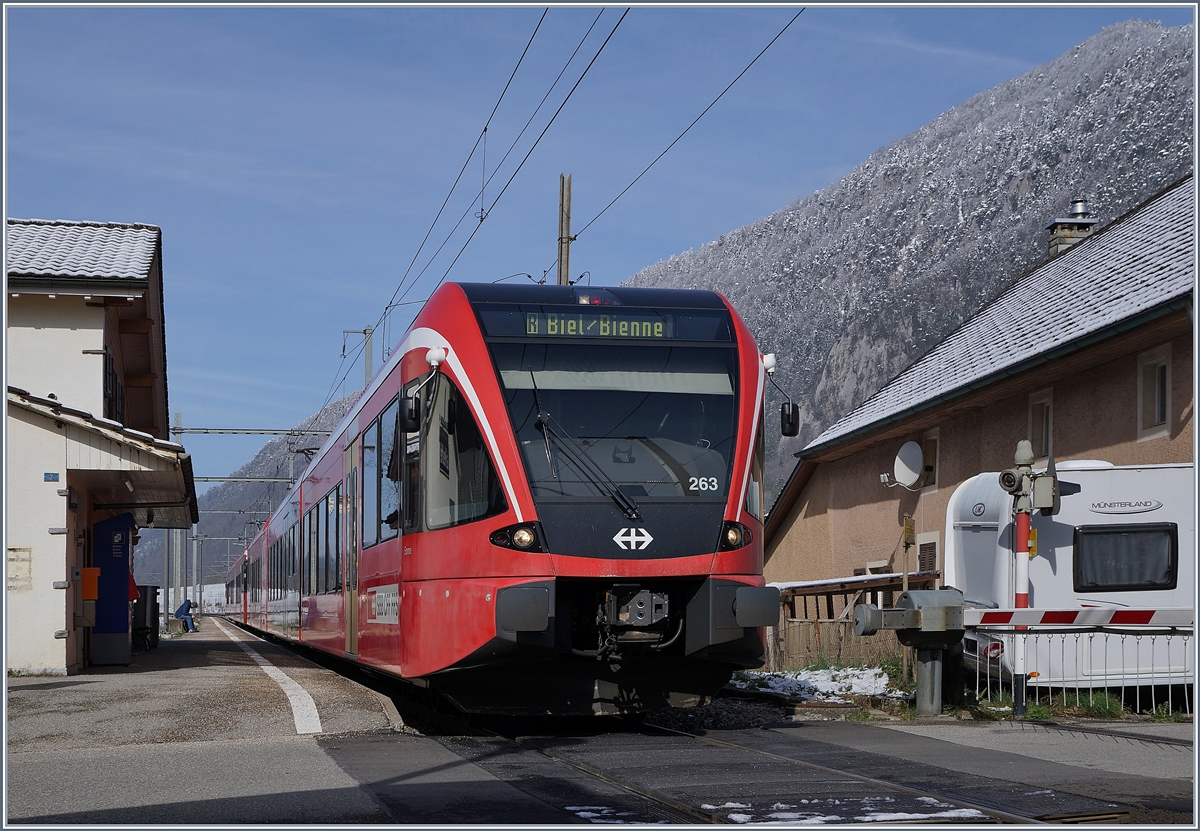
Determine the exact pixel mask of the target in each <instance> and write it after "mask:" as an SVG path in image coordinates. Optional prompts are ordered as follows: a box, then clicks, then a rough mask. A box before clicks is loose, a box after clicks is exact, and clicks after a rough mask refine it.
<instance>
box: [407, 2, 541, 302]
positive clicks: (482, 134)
mask: <svg viewBox="0 0 1200 831" xmlns="http://www.w3.org/2000/svg"><path fill="white" fill-rule="evenodd" d="M549 11H550V9H548V8H547V9H543V10H542V16H541V17H539V18H538V22H537V25H536V26H534V27H533V34H531V35H530V36H529V41H528V42H527V43H526V44H525V48H524V50H522V52H521V57H519V58H518V59H517V65H516V66H514V67H513V71H512V72H511V73H510V74H509V76H508V81H507V82H506V83H505V84H504V89H502V90H501V91H500V96H499V97H498V98H497V99H496V104H495V106H493V107H492V111H491V113H489V114H488V117H487V121H485V122H484V124H483V129H482V130H480V131H479V136H478V137H477V138H476V139H475V144H474V146H472V147H471V152H470V153H468V154H467V158H466V160H465V161H464V162H463V166H462V168H461V169H460V170H459V171H458V175H457V176H456V177H454V184H452V185H451V186H450V190H449V192H448V193H447V194H446V198H445V199H444V200H442V206H441V207H440V208H438V211H437V214H435V215H434V217H433V222H431V223H430V224H429V230H427V231H426V232H425V237H424V238H423V239H422V240H421V244H420V245H418V246H417V250H416V252H415V253H414V254H413V258H412V261H411V262H410V263H409V264H408V268H407V269H405V271H404V275H403V276H402V277H401V278H400V282H399V284H398V285H397V286H396V290H395V291H394V292H392V297H391V299H390V300H388V304H389V305H390V304H391V303H393V302H394V301H395V300H396V295H397V294H399V293H400V289H401V288H402V287H403V286H404V281H405V280H407V279H408V275H409V273H410V272H411V271H412V269H413V266H414V265H415V264H416V262H417V258H418V257H420V256H421V251H422V250H423V249H424V248H425V243H426V242H428V241H429V237H430V235H431V234H432V233H433V229H434V228H435V227H436V226H437V223H438V220H439V219H441V216H442V211H444V210H446V205H447V204H449V202H450V198H451V197H452V196H453V195H454V191H455V190H457V189H458V184H459V182H461V181H462V177H463V174H464V173H466V171H467V167H468V166H469V165H470V164H471V159H473V158H474V157H475V151H476V150H478V149H479V144H480V142H481V141H483V139H484V137H485V136H486V135H487V129H488V127H489V126H490V125H491V123H492V119H493V118H495V116H496V111H497V110H499V109H500V103H501V102H502V101H503V100H504V96H505V95H506V94H507V93H508V88H509V87H510V86H512V82H513V78H515V77H516V76H517V70H518V69H520V68H521V64H522V63H523V62H524V61H525V56H526V55H527V54H529V47H530V46H532V45H533V39H534V38H535V37H537V33H538V30H539V29H541V27H542V21H544V20H545V19H546V14H547V13H548V12H549Z"/></svg>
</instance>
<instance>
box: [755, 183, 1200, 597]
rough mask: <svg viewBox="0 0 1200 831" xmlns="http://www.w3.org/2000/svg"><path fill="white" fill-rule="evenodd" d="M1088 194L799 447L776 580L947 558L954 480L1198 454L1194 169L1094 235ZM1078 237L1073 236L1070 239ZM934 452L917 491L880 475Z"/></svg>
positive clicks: (770, 553) (773, 562) (775, 547)
mask: <svg viewBox="0 0 1200 831" xmlns="http://www.w3.org/2000/svg"><path fill="white" fill-rule="evenodd" d="M1094 225H1095V221H1094V220H1093V219H1091V218H1090V215H1089V214H1087V213H1086V209H1085V210H1083V211H1080V212H1076V213H1074V214H1073V215H1072V216H1068V217H1066V218H1063V219H1057V220H1055V221H1054V222H1053V223H1051V224H1050V225H1049V226H1048V230H1049V231H1050V251H1049V253H1050V255H1051V256H1050V259H1048V260H1047V261H1046V262H1044V263H1043V264H1042V265H1040V266H1038V267H1036V268H1034V269H1032V270H1031V271H1029V272H1026V273H1025V274H1024V275H1022V276H1021V277H1020V278H1019V279H1018V280H1017V281H1016V282H1014V283H1013V284H1012V285H1011V286H1009V287H1008V288H1007V289H1005V290H1004V291H1003V292H1001V293H1000V294H999V296H997V297H996V298H995V299H994V300H993V301H992V302H991V303H989V304H988V305H987V306H985V307H984V308H983V309H982V310H980V311H979V312H978V313H977V314H976V315H974V316H973V317H971V318H970V319H968V320H967V321H966V322H964V323H963V324H962V325H961V326H960V327H959V328H958V329H957V330H956V331H954V332H952V333H951V334H950V335H949V336H948V337H947V338H946V339H945V340H943V341H942V342H941V343H940V344H938V345H937V346H936V347H934V348H933V349H932V350H930V352H928V353H927V354H926V355H925V356H924V357H922V358H920V359H919V360H917V361H916V362H915V363H913V364H912V365H911V366H909V367H908V368H907V369H906V370H904V371H903V372H902V373H900V374H899V375H898V376H897V377H896V378H895V379H893V380H892V381H891V382H889V383H888V384H887V385H885V386H884V387H883V388H882V389H881V390H880V391H879V392H878V393H876V394H875V395H874V396H872V397H871V398H870V399H868V400H867V401H866V402H864V403H863V404H862V405H861V406H859V407H858V408H856V409H855V410H853V411H852V412H850V413H849V414H847V415H846V416H845V417H843V418H842V419H840V420H839V421H838V422H836V423H835V424H833V425H832V426H830V427H829V428H828V429H827V430H825V431H824V432H823V433H822V434H821V435H820V436H818V437H817V438H816V439H815V440H813V441H812V442H811V443H810V444H809V445H807V446H806V447H805V448H804V449H803V450H801V451H800V453H799V454H797V455H798V456H799V461H798V463H797V465H796V467H795V468H794V469H793V471H792V473H791V476H790V477H789V479H788V481H787V484H786V485H785V486H784V488H783V490H782V492H781V493H780V495H779V497H778V498H777V500H776V503H775V505H774V507H773V508H772V510H771V512H770V515H769V516H768V519H767V523H766V528H765V531H764V540H765V553H766V560H767V561H766V566H765V574H766V578H767V580H768V581H774V582H794V581H820V580H831V579H837V578H843V577H852V575H855V574H860V575H869V574H871V573H894V572H898V571H902V570H905V566H904V562H903V560H904V557H905V556H906V555H905V553H904V547H903V536H902V532H903V517H904V515H906V514H907V515H909V516H911V517H912V518H913V521H914V524H915V529H914V530H915V532H916V540H915V542H916V547H915V551H910V552H909V553H908V555H907V556H908V557H910V558H911V560H910V563H909V566H908V568H909V569H911V570H913V571H920V572H926V573H929V572H937V571H940V570H941V569H942V547H943V544H944V541H945V534H946V527H945V525H946V508H947V504H948V502H949V499H950V496H951V494H952V493H953V492H954V489H955V488H956V487H958V485H960V484H961V483H962V482H964V481H965V480H967V479H969V478H970V477H972V476H975V475H977V474H979V473H982V472H985V471H998V470H1003V469H1005V468H1009V467H1012V466H1013V454H1014V452H1015V450H1016V446H1017V442H1018V441H1020V440H1022V439H1028V440H1029V441H1030V442H1031V443H1032V445H1033V449H1034V453H1035V454H1036V455H1037V456H1038V457H1039V459H1038V462H1036V463H1035V467H1043V466H1045V464H1046V462H1047V460H1048V458H1049V457H1050V456H1051V455H1053V457H1054V459H1055V461H1056V463H1057V462H1062V461H1066V460H1074V459H1099V460H1104V461H1109V462H1112V463H1113V464H1117V465H1139V464H1161V463H1179V462H1190V461H1193V431H1194V424H1193V394H1194V390H1193V382H1192V378H1193V348H1194V347H1193V343H1194V312H1193V286H1194V283H1195V280H1196V247H1195V227H1196V189H1195V182H1194V180H1193V178H1192V177H1191V176H1189V177H1187V178H1186V179H1184V180H1182V181H1179V182H1177V183H1175V184H1174V185H1172V186H1171V187H1168V188H1167V189H1165V190H1164V191H1163V192H1161V193H1159V194H1157V195H1156V196H1154V197H1153V198H1151V199H1149V200H1148V201H1147V202H1145V203H1143V204H1142V205H1140V206H1139V207H1137V208H1135V209H1134V210H1132V211H1130V212H1129V213H1128V214H1126V215H1125V216H1123V217H1121V218H1119V219H1117V220H1116V221H1114V222H1112V223H1110V224H1109V225H1108V226H1106V227H1105V228H1103V229H1102V230H1099V231H1096V232H1095V233H1092V228H1093V226H1094ZM1072 243H1073V244H1072ZM909 441H913V442H916V443H917V444H919V445H921V447H922V449H923V451H924V454H923V455H924V465H923V468H924V470H923V472H922V475H921V477H920V479H919V480H918V481H917V482H915V483H912V485H911V489H906V488H905V487H898V486H892V487H889V486H888V484H890V483H884V482H882V481H881V476H882V475H884V474H891V473H892V471H893V465H894V462H895V459H896V456H897V452H898V451H899V449H900V447H901V446H902V445H904V444H905V443H907V442H909Z"/></svg>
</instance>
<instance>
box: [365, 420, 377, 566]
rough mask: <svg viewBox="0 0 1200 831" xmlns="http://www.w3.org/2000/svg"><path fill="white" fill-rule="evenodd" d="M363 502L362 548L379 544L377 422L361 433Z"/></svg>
mask: <svg viewBox="0 0 1200 831" xmlns="http://www.w3.org/2000/svg"><path fill="white" fill-rule="evenodd" d="M362 454H363V461H362V465H363V500H362V512H363V515H362V534H363V548H370V547H371V546H372V545H374V544H375V543H377V542H379V495H378V493H377V492H376V489H375V488H376V477H377V476H378V475H379V422H378V421H372V422H371V426H370V427H368V428H367V429H366V430H365V431H363V435H362Z"/></svg>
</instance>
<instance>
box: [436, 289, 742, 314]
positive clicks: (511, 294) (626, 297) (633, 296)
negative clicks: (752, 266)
mask: <svg viewBox="0 0 1200 831" xmlns="http://www.w3.org/2000/svg"><path fill="white" fill-rule="evenodd" d="M455 285H457V286H458V287H459V288H461V289H462V290H463V293H464V294H465V295H466V296H467V300H469V301H470V302H471V303H472V304H475V303H540V304H543V305H553V306H558V305H562V306H574V305H578V304H579V302H580V301H579V299H578V298H579V295H580V294H582V293H605V294H609V295H612V296H613V297H615V298H616V299H617V300H618V301H620V302H621V304H623V305H626V306H650V307H654V308H658V309H671V308H675V309H724V308H726V307H725V301H724V299H722V297H721V295H719V294H717V293H716V292H715V291H707V290H704V289H648V288H630V287H628V286H543V285H534V284H525V285H522V284H520V283H513V284H503V283H456V284H455Z"/></svg>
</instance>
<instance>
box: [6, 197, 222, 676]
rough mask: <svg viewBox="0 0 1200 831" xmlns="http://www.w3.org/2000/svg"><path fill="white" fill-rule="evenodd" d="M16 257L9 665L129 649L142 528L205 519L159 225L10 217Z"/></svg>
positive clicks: (12, 260) (108, 655)
mask: <svg viewBox="0 0 1200 831" xmlns="http://www.w3.org/2000/svg"><path fill="white" fill-rule="evenodd" d="M5 265H6V276H7V285H6V293H7V304H8V329H7V332H6V336H7V338H6V339H7V343H6V348H5V356H6V362H7V380H8V388H7V395H6V418H5V429H6V433H7V435H6V437H5V454H6V457H7V459H6V460H7V466H6V479H5V510H6V517H5V523H4V529H5V547H6V549H7V563H6V575H7V590H6V603H5V651H6V657H7V669H8V671H9V672H10V673H14V672H15V673H22V674H58V675H61V674H72V673H74V672H77V671H79V670H80V669H82V668H84V667H86V666H88V665H90V664H93V663H96V664H121V663H128V662H129V654H130V648H131V647H130V644H131V636H132V634H131V626H130V622H129V601H130V599H131V596H132V595H133V594H135V592H134V591H131V584H132V582H133V581H132V572H131V567H132V548H133V546H134V545H136V544H137V541H138V539H139V531H140V530H141V529H143V528H187V527H190V526H191V525H192V524H194V523H195V522H197V521H198V519H199V513H198V508H197V504H196V490H195V484H194V481H193V478H192V467H191V458H190V457H189V456H188V454H187V453H186V452H184V448H183V447H182V446H181V445H179V444H176V443H173V442H171V441H169V440H168V439H169V433H168V417H167V413H168V408H167V361H166V339H165V334H164V328H163V310H164V306H163V276H162V231H161V230H160V229H159V228H157V227H155V226H152V225H134V224H119V223H98V222H65V221H53V222H50V221H42V220H24V219H9V220H8V222H7V226H6V229H5Z"/></svg>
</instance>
